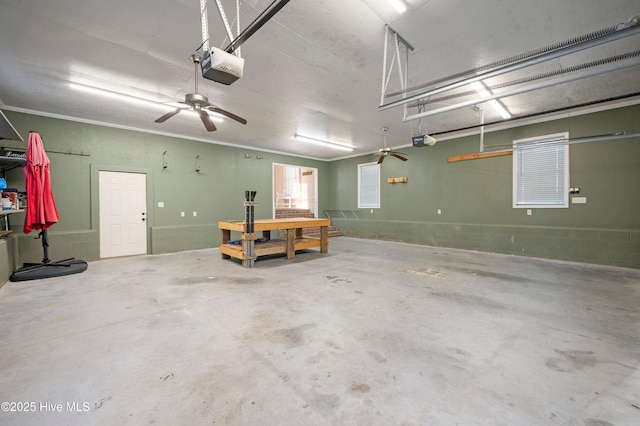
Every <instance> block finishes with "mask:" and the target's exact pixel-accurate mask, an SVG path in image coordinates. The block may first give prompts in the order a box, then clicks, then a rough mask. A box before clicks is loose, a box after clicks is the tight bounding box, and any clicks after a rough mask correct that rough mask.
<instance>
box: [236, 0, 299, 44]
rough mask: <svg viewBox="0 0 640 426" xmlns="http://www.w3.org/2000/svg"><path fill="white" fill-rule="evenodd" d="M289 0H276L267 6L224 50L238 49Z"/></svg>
mask: <svg viewBox="0 0 640 426" xmlns="http://www.w3.org/2000/svg"><path fill="white" fill-rule="evenodd" d="M287 3H289V0H275V1H274V2H273V3H271V5H270V6H269V7H267V8H266V9H265V10H264V11H263V12H262V13H261V14H260V16H258V17H257V18H256V19H255V21H253V22H252V23H251V24H249V26H248V27H247V28H245V29H244V31H242V32H241V33H240V34H239V35H238V37H236V39H235V40H233V41H232V42H231V43H230V44H229V45H228V46H227V47H225V48H224V51H225V52H227V53H233V51H234V50H236V49H238V48H239V47H240V46H242V44H243V43H244V42H245V41H247V40H248V39H249V37H251V36H252V35H253V34H254V33H255V32H256V31H258V30H259V29H260V28H261V27H262V26H263V25H264V24H266V23H267V22H268V21H269V20H270V19H271V18H273V16H274V15H275V14H276V13H278V12H279V11H280V9H282V8H283V7H284V6H285V5H286V4H287Z"/></svg>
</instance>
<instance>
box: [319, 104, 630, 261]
mask: <svg viewBox="0 0 640 426" xmlns="http://www.w3.org/2000/svg"><path fill="white" fill-rule="evenodd" d="M564 131H569V134H570V137H571V138H579V137H585V136H594V135H603V134H611V133H615V132H618V131H625V132H638V131H640V106H639V105H635V106H631V107H626V108H621V109H616V110H609V111H605V112H598V113H593V114H588V115H581V116H574V117H567V118H564V119H559V120H555V121H550V122H545V123H539V124H533V125H528V126H522V127H518V128H513V129H508V130H501V131H495V132H487V133H485V139H484V143H485V147H486V150H491V146H500V145H504V148H506V147H507V146H509V145H510V144H511V143H512V141H513V140H514V139H522V138H528V137H535V136H541V135H546V134H551V133H558V132H564ZM406 142H408V141H404V140H403V141H389V144H390V145H392V146H393V145H400V144H405V143H406ZM479 144H480V138H479V135H476V136H471V137H464V138H459V139H453V140H446V141H441V142H438V143H437V144H436V145H435V146H433V147H419V148H418V147H407V148H403V149H402V151H404V152H405V153H407V154H408V157H409V161H406V162H402V161H398V160H396V159H394V158H388V159H386V160H385V161H384V163H383V164H382V168H381V178H382V183H381V208H380V209H374V210H372V211H371V210H369V209H365V210H361V211H360V212H359V217H360V219H359V220H351V219H349V220H345V219H339V218H336V219H333V223H334V224H335V225H337V226H338V227H339V228H340V229H341V230H342V231H343V232H345V233H346V234H347V235H351V236H359V237H365V238H380V239H387V240H397V241H405V242H413V243H422V244H433V245H442V246H448V247H458V248H464V249H472V250H486V251H493V252H500V253H510V254H519V255H528V256H540V257H548V258H554V259H565V260H575V261H583V262H593V263H602V264H611V265H621V266H629V267H636V268H640V140H639V138H629V139H622V140H617V141H605V142H594V143H585V144H574V145H571V146H570V160H569V161H570V182H571V183H570V186H573V187H576V186H577V187H580V196H583V197H587V204H571V205H570V207H569V208H567V209H533V212H532V213H533V214H532V215H531V216H528V215H527V214H526V209H514V208H512V179H513V177H512V161H513V160H512V157H511V156H505V157H495V158H488V159H482V160H473V161H463V162H458V163H448V162H447V157H449V156H451V155H460V154H468V153H473V152H478V150H479ZM371 161H374V157H372V156H368V157H366V156H365V157H358V158H351V159H345V160H341V161H335V162H332V163H331V164H330V165H329V185H331V187H332V188H333V189H334V190H333V191H331V193H332V194H333V196H332V197H331V199H330V203H329V205H330V206H331V207H330V208H331V209H357V165H358V164H359V163H366V162H371ZM400 176H406V177H408V183H405V184H387V183H386V182H387V178H389V177H400ZM338 188H339V189H340V190H339V191H338V190H337V189H338ZM438 209H441V211H442V214H441V215H438V214H437V210H438Z"/></svg>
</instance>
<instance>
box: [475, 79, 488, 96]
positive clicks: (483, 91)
mask: <svg viewBox="0 0 640 426" xmlns="http://www.w3.org/2000/svg"><path fill="white" fill-rule="evenodd" d="M471 87H473V88H474V89H475V91H476V92H478V94H480V96H482V97H483V98H488V97H489V96H491V93H490V92H489V91H488V90H487V87H486V86H485V85H484V83H482V82H481V81H474V82H473V83H471Z"/></svg>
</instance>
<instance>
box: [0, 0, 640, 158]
mask: <svg viewBox="0 0 640 426" xmlns="http://www.w3.org/2000/svg"><path fill="white" fill-rule="evenodd" d="M401 1H402V2H403V3H404V4H405V5H406V6H407V8H408V10H407V11H406V12H404V13H398V12H397V11H396V10H395V9H394V8H393V7H392V6H390V5H389V3H388V1H387V0H323V1H320V0H317V1H312V0H291V1H290V2H289V3H288V4H287V5H285V6H284V8H283V9H282V10H281V11H280V12H279V13H278V14H277V15H276V16H275V17H274V18H273V19H272V20H271V21H269V22H267V24H266V25H265V26H263V27H262V28H261V29H260V30H259V31H258V32H257V33H255V34H254V35H253V36H252V37H251V38H250V39H249V40H248V41H246V42H245V43H244V44H243V45H242V49H241V50H242V57H243V58H244V59H245V67H244V76H243V78H242V79H240V80H238V81H236V82H235V83H233V84H232V85H230V86H225V85H221V84H218V83H214V82H212V81H209V80H204V79H202V78H201V77H198V78H199V92H200V93H202V94H205V95H206V96H208V97H209V99H210V101H211V102H213V103H215V104H217V105H219V106H220V107H222V108H224V109H227V110H229V111H231V112H234V113H236V114H238V115H240V116H242V117H244V118H246V119H247V120H248V124H247V125H245V126H243V125H241V124H239V123H236V122H234V121H231V120H225V122H223V123H217V127H218V131H216V132H212V133H209V132H207V131H206V130H205V129H204V127H203V126H202V123H201V122H200V120H199V119H198V118H197V117H195V116H191V115H189V114H180V115H178V116H175V117H173V118H171V119H169V120H168V121H166V122H165V123H162V124H157V123H154V120H155V119H156V118H158V117H159V116H160V115H162V114H163V113H164V112H166V111H167V109H166V105H163V103H166V102H170V101H177V100H181V99H184V95H185V94H186V93H191V92H193V90H194V68H193V63H192V62H191V60H190V58H189V57H190V55H191V54H192V53H193V52H194V51H195V50H196V49H197V48H198V47H199V46H200V44H201V43H202V36H201V29H200V2H199V0H137V1H130V0H109V1H103V0H100V1H98V0H84V1H77V0H49V1H44V2H35V1H24V0H2V4H1V8H0V11H1V12H0V58H1V60H0V107H2V108H3V109H8V110H13V111H24V112H32V113H36V114H42V115H49V116H55V117H63V118H72V119H78V120H81V121H89V122H98V123H104V124H107V125H115V126H119V127H125V128H134V129H140V130H144V131H151V132H160V133H165V134H171V135H178V136H181V137H186V138H192V139H197V140H205V141H210V142H213V143H226V144H232V145H238V146H244V147H247V148H252V149H261V150H272V151H277V152H283V153H289V154H293V155H299V156H305V157H312V158H318V159H333V158H339V157H343V156H345V153H344V152H341V151H335V150H332V149H329V148H325V147H316V146H313V145H307V144H304V143H302V142H300V141H296V140H294V138H293V136H294V134H296V133H299V134H303V135H307V136H312V137H317V138H326V139H330V140H332V141H335V142H339V143H344V144H347V145H351V146H353V147H354V151H353V153H351V154H350V155H353V154H367V153H372V152H374V151H376V150H377V149H378V148H380V147H381V146H382V145H383V136H382V132H381V129H382V127H383V126H388V127H389V128H390V130H389V132H388V138H387V140H388V144H389V145H390V146H403V145H407V144H409V143H410V137H411V135H412V134H414V133H417V132H418V125H417V122H416V121H411V122H403V121H402V117H403V108H402V107H397V108H391V109H388V110H385V111H382V112H380V111H378V106H379V104H380V97H381V93H380V92H381V86H382V61H383V42H384V25H385V23H388V24H389V25H390V26H391V27H392V28H393V29H394V30H395V31H397V32H398V34H400V35H401V36H402V37H403V38H404V39H405V40H406V41H407V42H408V43H410V44H411V45H412V46H413V47H414V48H415V50H414V51H413V52H412V53H411V54H410V56H409V87H413V86H416V85H420V84H422V83H426V82H430V81H433V80H436V79H440V78H443V77H447V76H450V75H453V74H455V73H459V72H461V71H467V70H470V69H473V68H476V67H479V66H481V65H484V64H486V63H490V62H493V61H497V60H500V59H504V58H506V57H510V56H512V55H516V54H519V53H524V52H527V51H530V50H532V49H536V48H540V47H544V46H547V45H550V44H554V43H557V42H561V41H564V40H567V39H570V38H573V37H576V36H580V35H583V34H586V33H589V32H591V31H594V30H599V29H602V28H605V27H608V26H610V25H616V24H619V23H626V22H627V21H628V20H629V18H631V17H632V16H635V15H638V14H640V4H638V1H637V0H607V1H606V2H604V1H601V0H561V1H559V0H536V1H531V0H485V1H482V2H480V1H468V0H401ZM271 3H272V2H271V1H270V0H269V1H267V0H243V1H241V6H240V11H241V14H240V23H241V27H242V28H245V27H246V26H247V25H248V24H249V23H251V21H253V20H254V19H255V18H256V17H257V16H258V15H259V14H260V12H261V11H263V10H264V9H266V8H267V7H268V6H269V5H270V4H271ZM222 4H223V5H224V10H225V12H226V14H227V17H228V18H229V20H233V19H234V18H235V0H222ZM208 18H209V32H210V37H211V41H210V43H211V44H212V45H214V46H217V47H223V48H224V47H226V45H227V44H228V40H227V39H226V38H225V34H226V32H225V31H224V28H223V26H222V21H221V19H220V17H219V15H218V12H217V9H216V6H215V0H210V1H209V14H208ZM634 49H640V37H638V36H633V37H628V38H625V39H623V40H620V41H616V42H612V43H608V44H606V45H603V46H600V47H597V48H592V49H588V50H586V51H583V52H580V53H578V54H572V55H569V56H566V57H563V58H560V59H556V60H553V61H549V62H547V63H544V64H542V65H540V66H537V67H535V68H532V69H524V70H521V71H518V72H516V73H514V74H512V75H509V76H508V77H505V76H503V77H496V78H494V79H492V80H488V81H486V84H487V85H489V86H493V85H495V84H497V83H499V82H503V81H510V80H512V79H514V78H516V77H528V76H532V75H534V74H537V73H539V72H541V71H543V70H544V71H547V70H557V69H559V68H560V67H566V66H570V65H575V64H580V63H583V62H585V61H587V60H593V59H597V58H602V57H606V56H611V55H614V54H618V53H624V52H628V51H631V50H634ZM390 53H393V52H391V51H390ZM390 60H391V58H390V57H389V61H390ZM633 61H635V62H634V63H635V66H634V67H631V68H627V69H625V70H621V71H614V72H610V73H607V74H604V75H600V76H597V77H589V78H585V79H581V80H578V81H575V82H572V83H567V84H563V85H559V86H555V87H552V88H549V89H542V90H538V91H534V92H530V93H526V94H522V95H517V96H511V97H507V98H503V99H502V103H503V104H504V105H505V106H507V107H508V108H509V110H510V111H511V113H512V114H513V115H514V116H515V117H518V116H523V115H528V114H535V113H538V112H542V111H549V110H552V109H557V108H565V107H572V106H575V105H579V104H582V103H586V102H593V101H599V100H602V99H605V98H611V97H618V96H623V95H626V94H631V93H636V92H640V72H638V66H637V65H638V63H639V60H638V59H637V58H636V59H634V60H633ZM403 66H405V64H403ZM70 83H76V84H82V85H85V86H90V87H94V88H99V89H106V90H109V91H112V92H117V93H122V94H126V95H129V96H133V97H136V98H142V99H146V100H150V101H154V102H157V103H159V104H160V105H159V106H157V107H156V106H154V105H152V104H147V105H139V104H135V103H131V102H128V101H126V100H124V101H123V100H122V99H111V98H108V97H103V96H99V95H94V94H87V93H85V92H81V91H77V90H74V89H72V88H71V86H70ZM399 89H400V81H399V78H398V76H397V68H394V70H393V73H392V74H391V79H390V81H389V87H388V90H387V92H394V91H398V90H399ZM467 90H469V88H468V87H466V88H464V89H463V90H462V91H467ZM411 93H413V92H411ZM496 93H500V91H499V90H498V91H496ZM474 96H475V95H474ZM461 99H465V98H464V97H463V98H461ZM386 101H388V99H387V100H386ZM386 101H385V102H386ZM459 101H460V99H450V100H442V101H439V102H436V103H434V105H433V106H434V107H441V106H444V105H448V104H452V103H456V102H459ZM483 108H484V107H483ZM412 112H413V113H415V112H416V111H415V110H413V111H412V110H411V109H410V113H412ZM485 114H486V117H485V119H486V121H487V122H491V121H496V120H499V116H498V115H497V113H495V112H494V111H493V110H492V109H490V108H489V107H486V108H485ZM479 120H480V118H479V113H478V111H477V110H474V108H472V107H467V108H463V109H459V110H456V111H453V112H450V113H446V114H440V115H436V116H433V117H430V118H427V119H423V120H422V121H421V126H422V129H423V130H424V129H425V127H426V129H427V130H428V132H429V133H441V132H447V131H451V130H454V129H458V128H462V127H466V126H473V125H477V124H478V123H479ZM34 130H37V129H34ZM23 136H24V135H23Z"/></svg>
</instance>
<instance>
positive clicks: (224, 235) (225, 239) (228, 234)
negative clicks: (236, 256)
mask: <svg viewBox="0 0 640 426" xmlns="http://www.w3.org/2000/svg"><path fill="white" fill-rule="evenodd" d="M221 231H222V241H221V242H220V245H222V244H227V243H228V242H229V240H231V230H229V229H221ZM221 254H222V258H223V259H229V258H230V257H231V256H229V255H228V254H224V253H221Z"/></svg>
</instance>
